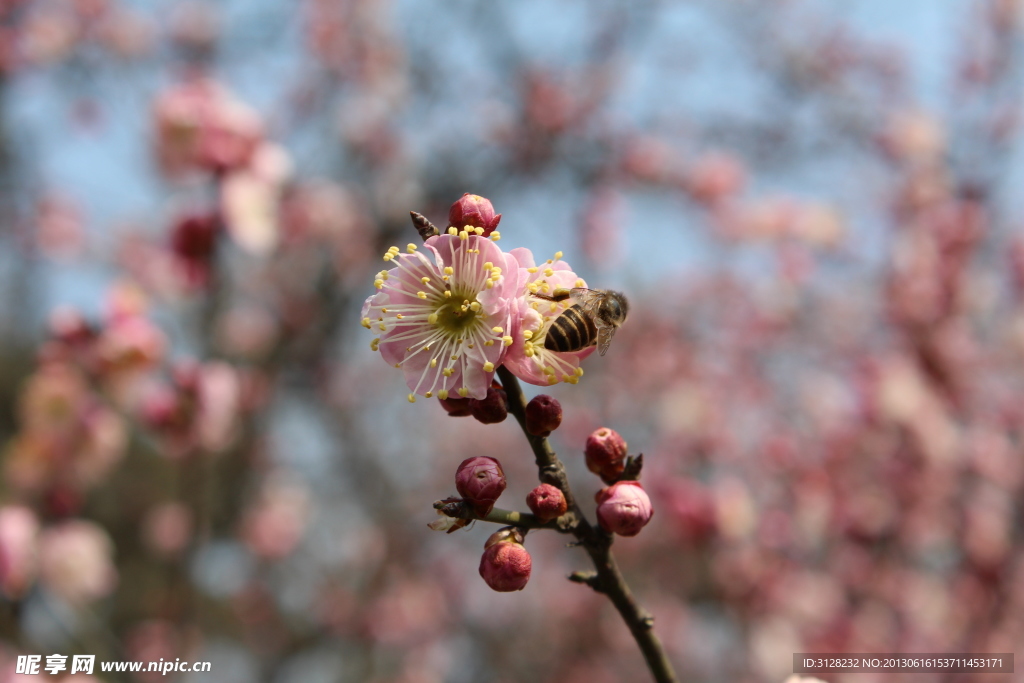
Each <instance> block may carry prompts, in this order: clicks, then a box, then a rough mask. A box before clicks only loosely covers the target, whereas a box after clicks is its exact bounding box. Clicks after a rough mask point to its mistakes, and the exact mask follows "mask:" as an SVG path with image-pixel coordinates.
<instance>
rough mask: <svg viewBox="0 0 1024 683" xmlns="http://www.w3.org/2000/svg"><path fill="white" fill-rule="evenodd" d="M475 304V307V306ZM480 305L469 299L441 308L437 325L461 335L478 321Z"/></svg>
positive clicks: (449, 303) (452, 302)
mask: <svg viewBox="0 0 1024 683" xmlns="http://www.w3.org/2000/svg"><path fill="white" fill-rule="evenodd" d="M474 304H475V305H474ZM479 310H480V304H477V303H476V302H475V301H474V302H470V301H469V300H468V299H463V300H462V301H461V302H460V301H450V302H448V303H445V304H444V305H442V306H441V307H439V308H438V309H437V310H436V311H435V313H436V314H437V325H438V326H439V327H441V328H442V329H444V330H445V331H447V332H452V333H456V334H457V333H460V332H464V331H465V330H467V329H469V328H470V327H471V326H472V325H473V323H474V322H475V321H476V318H477V312H478V311H479Z"/></svg>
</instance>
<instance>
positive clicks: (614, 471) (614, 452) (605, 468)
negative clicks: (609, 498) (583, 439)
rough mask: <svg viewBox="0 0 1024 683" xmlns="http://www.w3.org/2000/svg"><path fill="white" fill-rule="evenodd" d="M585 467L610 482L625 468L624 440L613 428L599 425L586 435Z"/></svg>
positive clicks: (605, 481) (607, 482)
mask: <svg viewBox="0 0 1024 683" xmlns="http://www.w3.org/2000/svg"><path fill="white" fill-rule="evenodd" d="M585 453H586V456H587V469H588V470H590V471H591V472H593V473H594V474H596V475H598V476H599V477H601V479H602V480H604V483H606V484H611V483H613V482H614V481H615V480H616V479H618V478H619V475H620V474H622V470H624V469H625V468H626V463H625V459H626V440H625V439H623V438H622V436H620V435H619V433H618V432H617V431H615V430H614V429H609V428H608V427H601V429H598V430H596V431H594V432H593V433H592V434H591V435H590V436H588V437H587V446H586V451H585Z"/></svg>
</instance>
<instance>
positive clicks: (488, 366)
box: [484, 361, 494, 372]
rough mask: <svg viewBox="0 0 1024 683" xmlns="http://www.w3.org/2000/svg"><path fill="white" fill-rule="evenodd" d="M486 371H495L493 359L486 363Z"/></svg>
mask: <svg viewBox="0 0 1024 683" xmlns="http://www.w3.org/2000/svg"><path fill="white" fill-rule="evenodd" d="M484 372H494V363H492V362H491V361H487V362H486V363H484Z"/></svg>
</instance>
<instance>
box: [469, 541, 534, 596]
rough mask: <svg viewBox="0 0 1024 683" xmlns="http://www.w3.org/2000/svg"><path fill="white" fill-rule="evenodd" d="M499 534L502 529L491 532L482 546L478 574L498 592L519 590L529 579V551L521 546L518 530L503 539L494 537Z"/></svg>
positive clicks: (530, 564)
mask: <svg viewBox="0 0 1024 683" xmlns="http://www.w3.org/2000/svg"><path fill="white" fill-rule="evenodd" d="M499 534H502V531H499V532H496V533H495V534H493V535H492V536H491V538H490V539H488V540H487V545H486V546H484V547H485V548H486V549H485V550H484V554H483V557H481V558H480V576H482V577H483V579H484V581H486V582H487V585H488V586H490V587H491V588H492V589H493V590H496V591H498V592H499V593H510V592H512V591H521V590H523V588H525V587H526V582H527V581H529V580H530V570H531V569H532V568H533V562H532V561H531V560H530V553H528V552H526V548H524V547H523V545H522V536H521V535H520V534H519V533H518V532H515V533H513V534H512V535H510V536H507V537H506V538H505V540H501V539H496V537H498V536H499ZM492 539H496V540H493V541H492ZM516 539H518V540H516Z"/></svg>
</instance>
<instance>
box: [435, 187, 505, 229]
mask: <svg viewBox="0 0 1024 683" xmlns="http://www.w3.org/2000/svg"><path fill="white" fill-rule="evenodd" d="M500 221H501V214H500V213H498V214H496V213H494V205H492V204H491V200H490V199H485V198H484V197H481V196H480V195H476V194H469V193H468V192H467V193H466V194H464V195H462V197H461V198H460V199H459V201H457V202H455V203H454V204H452V208H451V209H449V210H448V227H449V228H457V229H459V230H462V229H463V228H464V227H466V226H467V225H469V226H471V227H474V228H483V230H484V232H483V236H484V237H487V236H488V235H490V234H491V233H492V232H493V231H494V229H495V228H497V227H498V223H499V222H500Z"/></svg>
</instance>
